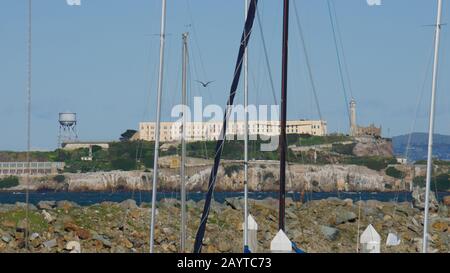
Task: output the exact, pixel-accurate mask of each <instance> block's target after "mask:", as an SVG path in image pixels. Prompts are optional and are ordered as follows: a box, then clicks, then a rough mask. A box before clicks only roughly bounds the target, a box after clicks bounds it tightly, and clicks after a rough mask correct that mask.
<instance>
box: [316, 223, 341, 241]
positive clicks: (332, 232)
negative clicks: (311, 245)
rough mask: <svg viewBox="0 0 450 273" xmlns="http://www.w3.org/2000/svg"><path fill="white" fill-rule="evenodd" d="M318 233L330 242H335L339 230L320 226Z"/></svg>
mask: <svg viewBox="0 0 450 273" xmlns="http://www.w3.org/2000/svg"><path fill="white" fill-rule="evenodd" d="M320 232H321V233H322V235H323V236H324V237H325V238H327V240H330V241H335V240H336V239H337V238H338V237H339V229H337V228H333V227H329V226H320Z"/></svg>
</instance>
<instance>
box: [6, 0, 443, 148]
mask: <svg viewBox="0 0 450 273" xmlns="http://www.w3.org/2000/svg"><path fill="white" fill-rule="evenodd" d="M293 1H296V3H297V6H298V8H299V13H300V17H301V18H300V20H301V22H302V26H303V29H304V32H305V40H306V43H307V47H308V50H309V58H310V60H311V65H312V69H313V72H314V77H315V79H316V84H317V90H318V96H319V102H320V106H321V108H322V112H323V116H324V118H325V119H326V120H327V121H328V124H329V131H331V132H333V131H338V130H339V131H346V130H348V125H347V116H346V109H345V102H344V97H343V93H342V89H341V85H340V82H339V74H338V70H337V60H336V54H335V51H334V44H333V36H332V30H331V25H330V20H329V17H328V10H327V4H326V0H293ZM27 2H28V1H26V0H5V1H4V3H2V4H3V5H2V9H0V37H1V40H2V41H1V43H0V60H1V62H0V75H1V77H0V96H1V97H0V128H1V134H0V150H23V149H25V147H26V138H25V135H26V56H27V55H26V38H27ZM65 2H66V1H65V0H34V5H33V7H34V17H33V28H34V32H33V95H32V96H33V111H32V122H33V124H32V147H33V148H34V149H54V148H55V147H56V145H57V133H58V123H57V118H58V113H59V112H62V111H68V110H69V111H74V112H77V113H78V117H79V125H78V131H79V135H80V138H81V139H83V140H115V139H118V137H119V135H120V134H121V133H122V132H123V131H125V130H126V129H129V128H131V129H137V127H138V123H139V122H140V121H142V120H152V119H154V117H155V113H156V109H155V106H156V105H155V104H156V86H157V82H156V80H157V70H156V68H157V64H158V54H159V52H158V50H159V38H158V36H157V35H156V34H158V32H159V28H160V9H161V7H160V5H161V3H160V1H159V0H133V1H125V0H108V1H107V0H82V5H81V6H80V7H70V6H68V5H66V3H65ZM243 2H244V1H243V0H228V1H224V0H209V1H204V0H169V1H168V6H167V33H168V37H167V48H166V49H167V50H166V66H165V82H164V95H163V119H165V120H168V119H169V117H170V111H171V108H172V105H175V104H178V103H179V102H180V100H181V98H180V97H181V96H180V81H181V79H180V78H181V74H180V63H181V33H182V32H184V31H190V32H191V39H190V49H191V61H192V66H191V74H192V77H191V78H192V80H195V79H197V78H198V79H201V80H216V82H215V83H214V84H213V85H211V87H210V88H209V89H208V90H207V89H201V88H198V86H196V85H193V88H192V89H191V92H190V96H191V97H193V96H203V97H204V101H205V103H214V104H219V105H224V104H225V102H226V98H227V96H228V92H229V85H230V83H231V77H232V72H233V69H234V62H235V59H236V54H237V49H238V43H239V39H240V35H241V32H242V27H243V20H244V18H243V17H244V11H243ZM436 2H437V1H430V0H383V1H382V3H383V5H382V6H373V7H371V6H368V5H367V3H366V1H365V0H334V3H335V6H336V12H337V16H338V20H339V24H340V29H341V33H342V41H343V44H344V48H345V55H346V61H347V63H348V68H349V74H350V79H351V84H352V89H353V95H354V97H355V99H356V100H357V103H358V122H359V123H360V124H364V125H365V124H369V123H372V122H373V123H375V124H377V125H379V124H381V125H382V126H383V129H384V135H385V136H393V135H398V134H403V133H407V132H409V130H410V127H411V123H412V122H413V120H414V112H415V109H416V105H417V100H418V97H419V95H420V92H421V89H422V88H421V86H422V84H423V82H424V78H425V76H426V77H427V78H426V85H425V87H426V89H425V93H424V97H423V101H422V102H421V104H420V112H419V119H418V121H417V126H416V128H415V131H426V130H427V115H428V110H427V109H428V107H429V97H430V96H429V94H430V86H431V82H430V74H431V70H430V69H428V70H427V64H428V63H429V61H430V52H431V49H432V46H433V37H434V30H433V28H432V27H424V26H423V25H429V24H434V23H435V20H436V18H435V17H436ZM448 8H449V5H448V3H447V1H444V14H443V21H444V22H449V14H448ZM260 14H261V16H262V19H263V30H264V34H265V38H266V42H267V47H268V50H269V58H270V62H271V65H272V68H271V69H272V72H273V74H274V81H275V88H276V92H277V96H279V91H280V64H281V58H280V56H281V54H280V53H281V48H280V45H281V16H282V4H281V1H273V0H261V1H260ZM189 24H190V25H192V26H193V27H192V26H191V27H188V26H187V25H189ZM255 27H256V28H255V30H256V32H254V35H253V36H252V40H251V44H250V79H251V81H250V103H253V104H273V103H274V102H273V98H272V93H271V91H270V88H269V81H268V73H267V69H266V67H265V65H264V55H263V51H262V46H261V44H262V43H261V37H260V35H259V30H258V25H255ZM447 28H448V27H447V26H446V27H444V28H443V33H442V35H443V36H442V46H441V54H442V55H441V56H442V57H441V66H440V82H439V90H438V99H437V116H436V119H437V120H436V131H437V132H439V133H444V134H450V126H449V124H450V123H449V117H450V110H449V109H450V92H449V88H450V78H449V77H446V75H448V73H449V72H450V67H449V65H450V63H449V60H448V57H449V55H448V50H447V48H448V47H449V39H448V38H449V32H448V29H447ZM307 76H308V75H307V70H306V66H305V61H304V56H303V53H302V48H301V47H300V41H299V36H298V31H297V27H296V24H295V17H294V12H293V10H291V37H290V73H289V91H288V92H289V94H288V100H289V102H288V115H289V118H290V119H298V118H318V115H317V110H316V107H315V105H314V103H313V97H312V92H311V85H310V82H309V80H308V77H307ZM242 101H243V95H242V86H241V87H240V88H239V94H238V97H237V103H242Z"/></svg>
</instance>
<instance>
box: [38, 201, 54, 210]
mask: <svg viewBox="0 0 450 273" xmlns="http://www.w3.org/2000/svg"><path fill="white" fill-rule="evenodd" d="M37 206H38V208H39V209H42V210H44V209H45V210H51V209H53V208H54V207H56V202H55V201H39V203H38V204H37Z"/></svg>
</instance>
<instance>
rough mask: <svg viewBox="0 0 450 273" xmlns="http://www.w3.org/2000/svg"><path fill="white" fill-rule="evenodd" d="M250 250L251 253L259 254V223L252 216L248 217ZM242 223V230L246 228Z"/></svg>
mask: <svg viewBox="0 0 450 273" xmlns="http://www.w3.org/2000/svg"><path fill="white" fill-rule="evenodd" d="M247 219H248V220H247V221H248V248H249V249H250V252H251V253H258V223H256V221H255V218H253V216H252V215H251V214H249V215H248V218H247ZM244 225H245V224H244V223H242V229H244V228H245V226H244Z"/></svg>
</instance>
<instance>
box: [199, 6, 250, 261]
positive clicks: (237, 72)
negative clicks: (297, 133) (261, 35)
mask: <svg viewBox="0 0 450 273" xmlns="http://www.w3.org/2000/svg"><path fill="white" fill-rule="evenodd" d="M257 6H258V0H251V2H250V6H249V9H248V14H247V20H246V21H245V27H244V32H243V34H242V38H241V45H240V48H239V54H238V58H237V61H236V67H235V70H234V78H233V82H232V84H231V88H230V97H229V98H228V102H227V110H226V112H225V115H224V117H223V127H222V132H221V134H220V137H219V139H218V140H217V144H216V150H215V151H216V152H215V157H214V166H213V167H212V169H211V174H210V176H209V183H208V192H207V193H206V198H205V206H204V208H203V214H202V218H201V220H200V226H199V228H198V231H197V235H196V237H195V244H194V253H200V252H201V250H202V245H203V237H204V236H205V230H206V223H207V222H208V216H209V209H210V206H211V199H212V195H213V192H214V188H215V186H216V179H217V172H218V169H219V164H220V158H221V156H222V151H223V146H224V144H225V136H226V131H227V122H228V118H229V115H230V112H231V108H232V107H233V103H234V98H235V96H236V91H237V88H238V85H239V79H240V77H241V72H242V63H243V57H244V53H245V49H246V48H247V44H248V41H249V40H250V36H251V33H252V28H253V22H254V19H255V14H256V8H257Z"/></svg>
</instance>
